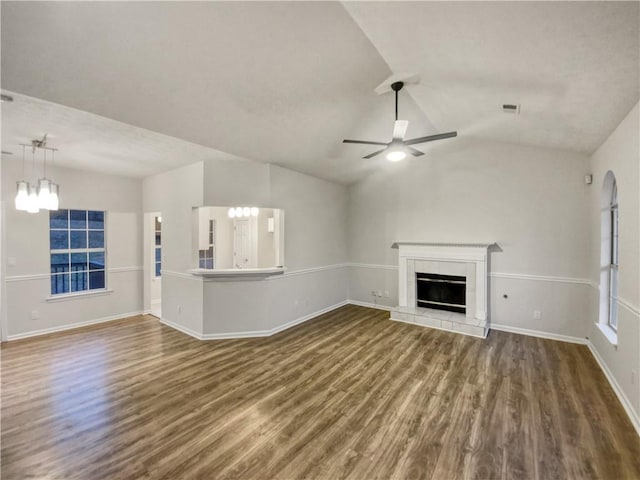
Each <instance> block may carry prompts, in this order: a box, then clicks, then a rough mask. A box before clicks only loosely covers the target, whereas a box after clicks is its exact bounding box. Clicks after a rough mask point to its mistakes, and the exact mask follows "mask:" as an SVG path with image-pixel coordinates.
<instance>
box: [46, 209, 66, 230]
mask: <svg viewBox="0 0 640 480" xmlns="http://www.w3.org/2000/svg"><path fill="white" fill-rule="evenodd" d="M49 228H69V210H58V211H52V212H49Z"/></svg>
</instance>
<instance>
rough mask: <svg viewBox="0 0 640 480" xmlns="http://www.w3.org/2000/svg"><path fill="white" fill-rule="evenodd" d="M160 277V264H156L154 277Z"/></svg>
mask: <svg viewBox="0 0 640 480" xmlns="http://www.w3.org/2000/svg"><path fill="white" fill-rule="evenodd" d="M159 276H160V262H157V263H156V277H159Z"/></svg>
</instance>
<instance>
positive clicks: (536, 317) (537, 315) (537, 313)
mask: <svg viewBox="0 0 640 480" xmlns="http://www.w3.org/2000/svg"><path fill="white" fill-rule="evenodd" d="M541 318H542V312H540V310H534V311H533V319H534V320H540V319H541Z"/></svg>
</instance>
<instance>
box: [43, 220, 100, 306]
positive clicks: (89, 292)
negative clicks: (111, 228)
mask: <svg viewBox="0 0 640 480" xmlns="http://www.w3.org/2000/svg"><path fill="white" fill-rule="evenodd" d="M60 210H66V212H67V226H66V228H52V227H51V214H52V213H56V212H57V211H51V212H49V294H50V297H49V299H59V298H64V297H78V296H83V295H96V294H103V293H106V292H109V291H110V290H109V288H108V287H109V285H108V275H107V273H108V268H107V265H108V248H107V247H108V246H107V226H108V225H107V222H108V212H107V211H106V210H93V209H79V208H64V209H60ZM72 211H82V212H85V227H84V228H83V229H81V228H72V227H71V212H72ZM89 212H99V213H102V218H103V221H102V229H96V228H90V227H89ZM52 231H66V232H67V248H62V249H61V248H56V249H54V248H52V245H51V232H52ZM73 231H76V232H78V231H84V232H85V235H86V246H85V247H83V248H71V232H73ZM91 231H97V232H99V231H102V235H103V246H102V247H99V248H96V247H89V233H90V232H91ZM74 253H77V254H86V258H87V267H86V270H81V271H75V272H74V271H73V270H72V267H71V256H72V255H73V254H74ZM91 253H102V255H103V258H104V265H103V268H101V269H96V270H91V269H90V261H89V258H90V254H91ZM56 254H66V255H69V264H68V265H69V269H68V271H67V272H59V273H54V272H53V271H52V270H53V269H52V267H51V262H52V256H53V255H56ZM91 272H103V274H104V277H103V278H104V286H103V287H100V288H93V289H91V288H89V286H90V273H91ZM73 273H86V275H87V280H86V285H87V288H85V289H82V290H72V289H71V275H72V274H73ZM65 274H66V275H68V276H69V280H68V281H69V289H68V291H66V292H61V293H54V292H53V281H54V276H56V275H65Z"/></svg>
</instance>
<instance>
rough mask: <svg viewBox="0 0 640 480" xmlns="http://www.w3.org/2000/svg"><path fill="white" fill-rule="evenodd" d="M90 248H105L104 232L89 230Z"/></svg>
mask: <svg viewBox="0 0 640 480" xmlns="http://www.w3.org/2000/svg"><path fill="white" fill-rule="evenodd" d="M89 248H104V232H103V231H102V230H89Z"/></svg>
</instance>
